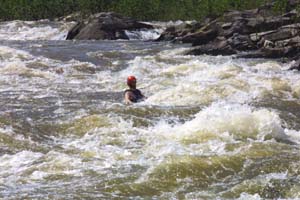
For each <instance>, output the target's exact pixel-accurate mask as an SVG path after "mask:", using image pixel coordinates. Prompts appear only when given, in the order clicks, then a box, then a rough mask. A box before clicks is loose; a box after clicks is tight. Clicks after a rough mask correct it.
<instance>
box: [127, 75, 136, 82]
mask: <svg viewBox="0 0 300 200" xmlns="http://www.w3.org/2000/svg"><path fill="white" fill-rule="evenodd" d="M132 82H136V78H135V77H134V76H128V77H127V83H132Z"/></svg>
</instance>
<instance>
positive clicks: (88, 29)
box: [67, 12, 153, 40]
mask: <svg viewBox="0 0 300 200" xmlns="http://www.w3.org/2000/svg"><path fill="white" fill-rule="evenodd" d="M140 29H153V26H151V25H149V24H145V23H141V22H138V21H136V20H133V19H130V18H128V17H123V16H121V15H119V14H116V13H112V12H110V13H98V14H95V15H92V16H90V17H89V18H88V19H87V20H83V21H80V22H78V23H77V24H76V25H75V26H74V27H73V28H72V29H71V30H70V31H69V33H68V35H67V40H72V39H76V40H117V39H129V38H128V36H127V35H126V34H125V31H126V30H140Z"/></svg>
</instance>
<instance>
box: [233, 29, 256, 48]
mask: <svg viewBox="0 0 300 200" xmlns="http://www.w3.org/2000/svg"><path fill="white" fill-rule="evenodd" d="M228 41H229V43H230V46H231V47H232V48H234V49H236V50H239V51H249V50H254V49H256V46H255V44H254V43H253V42H252V41H251V39H250V36H249V35H240V34H238V33H236V34H234V35H233V36H232V37H231V38H229V39H228Z"/></svg>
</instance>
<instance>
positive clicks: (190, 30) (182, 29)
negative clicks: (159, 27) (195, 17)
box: [156, 22, 203, 43]
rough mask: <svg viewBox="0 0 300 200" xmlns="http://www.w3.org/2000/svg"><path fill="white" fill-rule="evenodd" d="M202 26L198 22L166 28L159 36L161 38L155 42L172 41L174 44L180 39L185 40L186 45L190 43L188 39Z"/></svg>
mask: <svg viewBox="0 0 300 200" xmlns="http://www.w3.org/2000/svg"><path fill="white" fill-rule="evenodd" d="M202 26H203V25H202V24H201V23H199V22H192V23H185V22H183V23H180V24H178V25H173V26H170V27H168V28H166V30H165V31H164V32H163V33H162V34H161V36H160V37H159V38H158V39H156V41H172V40H174V42H181V39H183V38H185V37H186V39H185V41H183V40H184V39H183V40H182V41H183V42H186V43H189V42H192V40H189V39H188V38H189V37H193V36H192V35H193V34H194V33H195V32H196V31H197V30H198V29H199V28H201V27H202Z"/></svg>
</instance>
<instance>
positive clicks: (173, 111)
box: [0, 21, 300, 199]
mask: <svg viewBox="0 0 300 200" xmlns="http://www.w3.org/2000/svg"><path fill="white" fill-rule="evenodd" d="M71 26H72V23H68V24H67V23H63V22H48V21H40V22H22V21H13V22H2V23H1V24H0V104H1V107H0V198H1V199H299V198H300V154H299V153H300V152H299V147H300V132H299V129H300V112H299V111H300V100H299V98H300V78H299V77H300V74H299V73H298V72H295V71H289V70H287V69H288V68H289V66H290V64H291V63H285V64H282V63H280V62H278V61H276V60H262V59H247V60H246V59H237V58H235V57H234V56H216V57H214V56H207V55H201V56H187V55H185V52H186V51H187V50H188V49H189V48H190V47H189V45H182V44H171V43H166V42H160V43H158V42H149V41H144V40H136V39H138V37H139V35H140V37H141V39H145V38H147V39H149V38H151V37H152V36H153V35H154V36H153V37H156V36H155V34H157V32H152V33H147V34H148V35H147V36H145V34H146V33H140V34H137V33H132V32H131V33H128V34H129V35H133V36H134V39H135V40H130V41H65V40H64V38H65V37H66V33H67V30H68V28H70V27H71ZM149 35H150V36H149ZM128 75H135V76H136V77H137V81H138V87H139V88H140V89H141V90H142V92H143V93H144V94H145V96H147V99H146V100H145V101H144V102H141V103H137V104H135V105H129V106H128V105H125V104H124V102H123V91H124V90H125V89H126V77H127V76H128Z"/></svg>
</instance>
